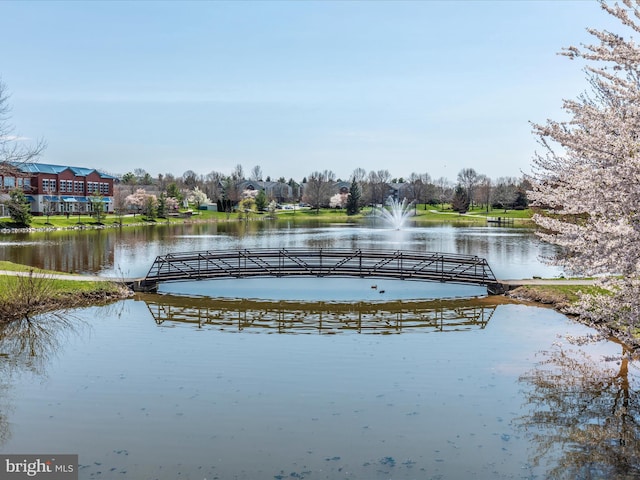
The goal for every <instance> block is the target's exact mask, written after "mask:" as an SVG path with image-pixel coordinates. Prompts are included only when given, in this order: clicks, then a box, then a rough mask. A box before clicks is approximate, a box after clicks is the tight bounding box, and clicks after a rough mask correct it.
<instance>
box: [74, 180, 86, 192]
mask: <svg viewBox="0 0 640 480" xmlns="http://www.w3.org/2000/svg"><path fill="white" fill-rule="evenodd" d="M73 191H74V193H84V182H79V181H77V180H76V181H74V182H73Z"/></svg>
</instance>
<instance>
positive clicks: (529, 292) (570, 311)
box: [507, 285, 640, 351]
mask: <svg viewBox="0 0 640 480" xmlns="http://www.w3.org/2000/svg"><path fill="white" fill-rule="evenodd" d="M608 293H610V292H609V291H608V290H605V289H603V288H600V287H598V286H595V285H525V286H521V287H518V288H516V289H514V290H511V291H510V292H508V293H507V296H509V297H511V298H515V299H517V300H524V301H527V302H533V303H537V304H543V305H549V306H551V307H553V308H554V309H555V310H557V311H559V312H560V313H562V314H564V315H567V316H570V317H572V318H574V319H575V320H576V321H578V322H580V323H583V324H585V325H587V326H588V327H591V328H594V329H596V330H598V331H599V332H600V333H601V334H602V335H603V336H605V337H608V338H610V339H615V340H616V341H618V342H620V343H622V344H624V345H625V346H626V347H627V348H629V349H630V350H634V351H640V329H638V328H629V326H628V325H621V324H619V323H618V322H616V321H615V320H614V319H602V320H601V321H599V322H595V323H594V322H592V321H589V320H588V319H585V318H582V317H581V316H580V315H577V314H576V313H575V308H573V307H574V306H575V305H576V304H577V302H578V301H579V300H580V295H581V294H586V295H602V294H605V295H606V294H608Z"/></svg>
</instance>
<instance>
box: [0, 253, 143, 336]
mask: <svg viewBox="0 0 640 480" xmlns="http://www.w3.org/2000/svg"><path fill="white" fill-rule="evenodd" d="M0 270H3V271H8V272H16V273H23V274H25V275H24V276H19V275H16V274H2V275H0V325H2V324H3V323H9V322H11V321H13V320H17V319H29V318H32V317H34V316H36V315H40V314H43V313H47V312H52V311H60V310H62V311H64V310H66V309H70V308H76V307H86V306H91V305H96V304H104V303H108V302H110V301H114V300H120V299H123V298H127V297H129V296H131V291H130V290H129V289H128V288H127V287H126V286H124V285H121V284H118V283H114V282H104V281H91V280H88V281H78V280H71V279H69V280H66V279H62V278H59V276H65V274H64V273H61V272H50V271H45V270H39V269H34V268H31V267H28V266H26V265H18V264H15V263H11V262H6V261H2V262H0ZM54 275H55V278H54ZM66 276H69V278H71V276H70V275H68V274H66Z"/></svg>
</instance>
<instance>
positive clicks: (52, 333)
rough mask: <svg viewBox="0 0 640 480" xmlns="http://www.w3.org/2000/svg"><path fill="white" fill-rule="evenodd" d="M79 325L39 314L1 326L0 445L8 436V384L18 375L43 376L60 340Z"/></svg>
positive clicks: (59, 345)
mask: <svg viewBox="0 0 640 480" xmlns="http://www.w3.org/2000/svg"><path fill="white" fill-rule="evenodd" d="M80 325H82V323H81V322H80V321H79V320H77V319H74V318H72V317H63V316H62V315H42V316H39V317H34V318H31V319H30V320H26V319H19V320H16V321H12V322H9V323H6V324H2V325H0V446H2V445H3V444H4V443H5V442H6V441H7V440H8V439H9V438H10V436H11V431H10V428H9V426H10V423H9V420H8V415H7V413H8V412H11V410H12V406H11V402H10V400H9V395H10V387H11V381H12V379H13V378H16V377H17V376H18V375H20V376H22V375H23V374H25V373H27V374H33V375H43V374H44V373H45V371H46V368H47V365H48V364H49V362H50V361H51V359H52V357H54V356H55V355H56V354H57V352H58V351H59V349H60V347H61V345H62V343H63V340H65V339H66V338H68V335H69V334H73V333H75V332H76V331H77V329H78V327H79V326H80Z"/></svg>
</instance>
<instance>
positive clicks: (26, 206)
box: [7, 188, 32, 227]
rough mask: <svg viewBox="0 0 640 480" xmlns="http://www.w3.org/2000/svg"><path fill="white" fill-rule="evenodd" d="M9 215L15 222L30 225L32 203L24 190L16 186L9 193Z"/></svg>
mask: <svg viewBox="0 0 640 480" xmlns="http://www.w3.org/2000/svg"><path fill="white" fill-rule="evenodd" d="M7 208H8V209H9V216H10V217H11V220H12V221H13V222H14V223H17V224H18V225H24V226H25V227H28V226H29V224H31V218H32V217H31V204H30V203H29V200H27V197H26V196H25V195H24V192H23V191H22V190H20V189H19V188H16V189H14V190H12V191H11V193H9V201H8V202H7Z"/></svg>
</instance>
